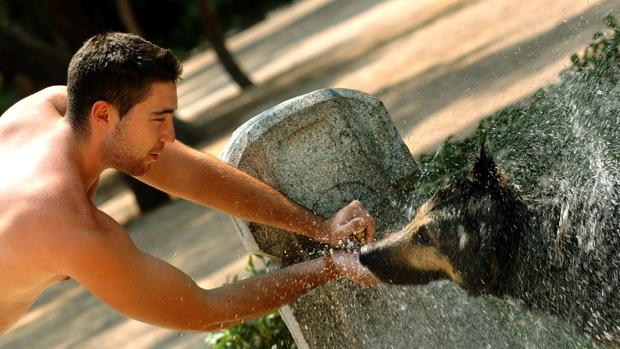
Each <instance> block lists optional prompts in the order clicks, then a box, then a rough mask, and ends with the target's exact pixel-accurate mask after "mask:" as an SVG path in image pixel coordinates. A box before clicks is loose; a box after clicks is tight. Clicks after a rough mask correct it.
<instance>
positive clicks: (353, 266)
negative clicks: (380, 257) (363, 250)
mask: <svg viewBox="0 0 620 349" xmlns="http://www.w3.org/2000/svg"><path fill="white" fill-rule="evenodd" d="M324 258H326V259H327V263H326V265H327V271H328V273H331V274H333V275H334V276H335V277H341V278H344V279H347V280H349V281H351V282H354V283H356V284H358V285H365V286H374V285H378V284H380V283H381V281H379V279H377V278H376V277H375V276H374V274H373V273H372V272H371V271H370V270H369V269H368V268H366V267H365V266H363V265H362V264H361V263H360V260H359V253H357V252H345V251H334V252H331V253H327V254H326V255H325V257H324Z"/></svg>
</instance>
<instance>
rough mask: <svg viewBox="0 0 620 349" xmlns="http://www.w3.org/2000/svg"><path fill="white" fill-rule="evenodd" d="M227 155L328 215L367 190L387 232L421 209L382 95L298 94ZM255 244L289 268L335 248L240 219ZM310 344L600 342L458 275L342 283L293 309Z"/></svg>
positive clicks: (287, 315)
mask: <svg viewBox="0 0 620 349" xmlns="http://www.w3.org/2000/svg"><path fill="white" fill-rule="evenodd" d="M222 158H223V159H224V160H225V161H227V162H229V163H231V164H232V165H234V166H237V167H239V168H240V169H242V170H244V171H246V172H248V173H250V174H251V175H253V176H256V177H257V178H260V179H261V180H263V181H265V182H267V183H269V184H271V185H272V186H274V187H276V188H278V189H279V190H280V191H282V192H283V193H285V194H286V195H287V196H289V197H291V198H292V199H294V200H295V201H297V202H299V203H300V204H302V205H304V206H305V207H308V208H310V209H312V210H314V211H315V212H317V213H318V214H320V215H322V216H324V217H328V216H331V215H332V214H333V213H334V212H336V211H337V210H338V209H339V208H341V207H342V206H344V205H346V204H347V203H349V202H350V201H352V200H354V199H357V200H360V201H362V202H363V204H364V205H365V206H366V207H367V208H368V209H369V210H370V211H371V213H372V214H373V215H374V216H375V217H376V218H377V225H378V226H377V231H378V236H379V237H380V236H381V233H382V232H385V231H390V230H392V231H393V230H396V229H399V228H401V227H402V226H404V225H405V224H406V223H407V222H408V221H409V220H410V218H411V217H410V216H411V214H412V210H411V207H412V205H415V204H416V203H415V202H413V201H412V200H413V199H412V198H413V197H414V195H413V193H414V188H415V182H414V180H415V177H416V171H417V168H416V163H415V161H414V159H413V158H412V156H411V154H410V153H409V151H408V149H407V147H406V146H405V144H404V143H403V141H402V139H401V138H400V136H399V134H398V132H397V130H396V128H395V127H394V125H393V124H392V121H391V119H390V116H389V114H388V112H387V110H386V109H385V107H384V106H383V104H382V103H381V101H379V100H378V99H376V98H374V97H372V96H369V95H367V94H365V93H362V92H359V91H354V90H345V89H323V90H319V91H315V92H312V93H309V94H307V95H303V96H300V97H296V98H294V99H291V100H289V101H286V102H283V103H282V104H280V105H278V106H275V107H273V108H271V109H269V110H267V111H265V112H263V113H261V114H259V115H257V116H256V117H254V118H253V119H251V120H249V121H248V122H247V123H245V124H244V125H243V126H241V127H240V128H239V129H238V130H237V131H235V133H234V134H233V136H232V138H231V140H230V142H229V144H228V145H227V147H226V149H225V151H224V152H223V154H222ZM234 223H235V226H236V228H237V231H238V232H239V235H240V237H241V239H242V241H243V243H244V245H245V246H246V248H247V249H248V250H249V251H250V252H254V253H260V254H265V255H269V256H271V257H272V258H276V259H278V260H279V261H280V262H281V265H282V266H286V265H290V264H292V263H294V262H298V261H302V260H307V259H310V258H313V257H316V256H318V255H319V254H320V253H321V252H322V251H323V250H324V249H325V248H326V246H323V245H321V244H318V243H316V242H313V241H311V240H309V239H306V238H304V237H301V236H297V235H294V234H291V233H287V232H284V231H279V230H277V229H274V228H271V227H266V226H261V225H256V224H251V223H248V222H245V221H242V220H239V219H234ZM280 311H281V313H282V316H283V318H284V320H285V322H286V324H287V326H288V327H289V329H290V330H291V333H292V334H293V337H294V338H295V340H296V342H297V344H298V346H299V347H300V348H302V349H303V348H351V349H353V348H355V349H357V348H412V347H416V348H484V347H489V348H515V347H521V348H529V347H537V348H544V347H549V348H552V347H555V348H559V347H592V345H591V344H589V341H587V340H586V339H584V338H583V337H581V336H580V335H578V334H577V332H576V331H575V329H574V328H573V327H572V326H570V325H569V324H567V323H565V322H563V321H561V320H559V319H557V318H555V317H553V316H548V315H542V314H539V313H534V312H529V311H526V310H525V309H524V307H523V305H522V304H521V303H520V302H519V301H517V300H511V299H498V298H495V297H490V296H481V297H470V296H467V295H466V294H465V293H464V292H463V291H462V290H461V289H460V288H459V287H457V286H456V285H454V284H452V283H450V282H444V281H441V282H435V283H432V284H430V285H427V286H415V287H414V286H385V285H384V286H380V287H376V288H372V287H362V286H357V285H353V284H351V283H350V282H347V281H336V282H331V283H328V284H326V285H324V286H323V287H320V288H317V289H315V290H313V291H311V292H309V293H308V294H306V295H304V296H302V297H300V298H299V299H298V300H296V301H294V302H293V303H291V304H290V305H288V306H285V307H283V308H282V309H281V310H280Z"/></svg>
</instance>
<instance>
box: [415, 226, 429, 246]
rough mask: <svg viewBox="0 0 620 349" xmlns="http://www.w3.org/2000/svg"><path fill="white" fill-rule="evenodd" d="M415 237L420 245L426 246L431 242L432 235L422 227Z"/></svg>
mask: <svg viewBox="0 0 620 349" xmlns="http://www.w3.org/2000/svg"><path fill="white" fill-rule="evenodd" d="M415 239H416V241H417V242H418V245H420V246H426V245H428V244H429V243H430V242H431V237H430V236H429V235H428V232H427V231H426V229H424V228H420V230H418V232H417V234H416V235H415Z"/></svg>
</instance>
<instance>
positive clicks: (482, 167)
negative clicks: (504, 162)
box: [471, 141, 499, 185]
mask: <svg viewBox="0 0 620 349" xmlns="http://www.w3.org/2000/svg"><path fill="white" fill-rule="evenodd" d="M471 175H472V177H473V180H474V182H476V183H478V184H483V185H485V184H486V185H489V184H494V183H498V182H499V177H498V171H497V166H496V165H495V161H494V160H493V158H492V157H491V155H489V152H488V151H487V148H486V145H485V142H484V141H482V142H481V144H480V155H479V156H478V160H476V163H475V164H474V166H473V168H472V169H471Z"/></svg>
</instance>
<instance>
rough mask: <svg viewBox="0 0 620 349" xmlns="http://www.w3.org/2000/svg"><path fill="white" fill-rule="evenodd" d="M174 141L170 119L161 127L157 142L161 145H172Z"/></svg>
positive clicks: (174, 136)
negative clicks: (161, 143)
mask: <svg viewBox="0 0 620 349" xmlns="http://www.w3.org/2000/svg"><path fill="white" fill-rule="evenodd" d="M175 139H176V135H175V133H174V123H173V121H172V118H171V119H170V121H168V122H166V123H165V124H164V126H163V127H162V129H161V134H160V137H159V140H160V141H161V142H163V143H172V142H174V140H175Z"/></svg>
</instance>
